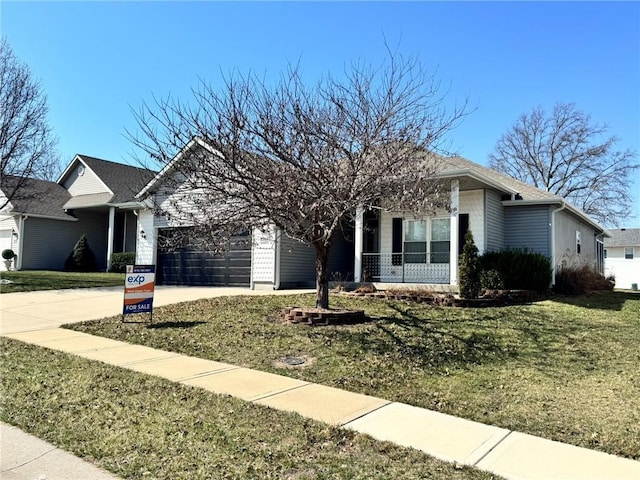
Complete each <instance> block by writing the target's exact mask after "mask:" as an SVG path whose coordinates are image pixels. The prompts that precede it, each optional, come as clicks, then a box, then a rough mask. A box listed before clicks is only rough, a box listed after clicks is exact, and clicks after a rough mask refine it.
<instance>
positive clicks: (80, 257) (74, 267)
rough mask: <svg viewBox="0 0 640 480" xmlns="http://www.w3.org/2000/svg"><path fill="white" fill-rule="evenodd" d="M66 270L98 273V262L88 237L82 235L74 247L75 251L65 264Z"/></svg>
mask: <svg viewBox="0 0 640 480" xmlns="http://www.w3.org/2000/svg"><path fill="white" fill-rule="evenodd" d="M64 269H65V270H66V271H67V272H97V271H98V261H97V260H96V255H95V253H93V250H91V247H90V246H89V242H88V241H87V236H86V235H82V236H81V237H80V240H78V242H77V243H76V245H75V246H74V247H73V251H72V252H71V253H70V254H69V256H68V257H67V260H66V261H65V262H64Z"/></svg>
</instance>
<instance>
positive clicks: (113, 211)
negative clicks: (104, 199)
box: [107, 207, 116, 272]
mask: <svg viewBox="0 0 640 480" xmlns="http://www.w3.org/2000/svg"><path fill="white" fill-rule="evenodd" d="M115 216H116V208H115V207H109V230H107V272H108V271H109V269H110V268H111V254H112V253H113V233H114V232H113V231H114V223H115Z"/></svg>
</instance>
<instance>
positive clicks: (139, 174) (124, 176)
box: [78, 155, 156, 203]
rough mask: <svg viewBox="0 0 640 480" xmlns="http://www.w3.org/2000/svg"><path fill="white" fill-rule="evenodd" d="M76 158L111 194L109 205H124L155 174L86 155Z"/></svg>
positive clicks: (143, 169)
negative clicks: (93, 173)
mask: <svg viewBox="0 0 640 480" xmlns="http://www.w3.org/2000/svg"><path fill="white" fill-rule="evenodd" d="M78 157H79V158H81V159H82V160H83V161H84V162H85V164H86V165H87V166H88V167H89V168H90V169H91V170H93V171H94V172H95V173H96V174H97V175H98V177H100V179H101V180H102V181H103V182H104V183H105V185H107V187H109V189H110V190H111V191H112V192H113V198H112V199H111V203H124V202H127V201H130V200H132V199H133V198H134V197H135V195H136V194H137V193H138V192H139V191H140V190H141V189H142V188H143V187H144V186H145V185H146V184H147V183H148V182H149V181H150V180H151V179H152V178H153V177H154V176H155V174H156V172H154V171H152V170H147V169H145V168H139V167H134V166H131V165H125V164H123V163H116V162H111V161H109V160H102V159H100V158H95V157H89V156H88V155H78Z"/></svg>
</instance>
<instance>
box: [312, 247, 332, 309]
mask: <svg viewBox="0 0 640 480" xmlns="http://www.w3.org/2000/svg"><path fill="white" fill-rule="evenodd" d="M314 247H315V248H316V307H318V308H329V275H328V272H327V263H328V261H329V247H328V246H325V245H322V244H319V243H316V244H314Z"/></svg>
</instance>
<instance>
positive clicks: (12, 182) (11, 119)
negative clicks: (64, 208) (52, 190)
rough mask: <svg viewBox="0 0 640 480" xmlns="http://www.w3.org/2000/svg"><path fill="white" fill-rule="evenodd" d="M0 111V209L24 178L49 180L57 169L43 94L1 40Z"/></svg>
mask: <svg viewBox="0 0 640 480" xmlns="http://www.w3.org/2000/svg"><path fill="white" fill-rule="evenodd" d="M0 112H1V117H0V154H1V155H2V160H1V161H2V173H1V175H2V176H1V178H0V181H1V182H2V185H3V192H4V194H5V196H6V198H5V199H4V201H0V209H1V208H4V207H5V206H6V205H7V204H8V203H9V202H10V201H11V199H12V198H14V197H15V196H19V195H20V194H21V193H20V189H21V188H22V186H23V184H24V181H25V179H26V178H30V177H33V178H44V179H51V177H52V176H53V175H54V174H55V173H56V172H57V171H58V170H59V159H58V157H57V154H56V152H55V146H56V143H57V140H56V139H55V138H54V137H53V135H52V132H51V128H50V127H49V123H48V121H47V114H48V112H49V107H48V106H47V97H46V95H45V94H44V92H43V91H42V87H41V86H40V83H39V82H37V81H36V80H34V79H33V77H32V76H31V71H30V70H29V67H28V66H27V65H26V64H25V63H23V62H21V61H20V60H19V59H18V58H16V57H15V55H14V54H13V50H12V49H11V47H10V46H9V43H8V42H7V41H6V40H5V39H2V40H1V41H0Z"/></svg>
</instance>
